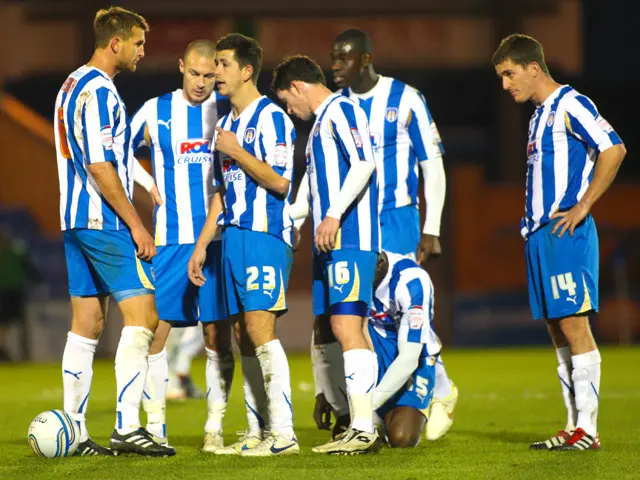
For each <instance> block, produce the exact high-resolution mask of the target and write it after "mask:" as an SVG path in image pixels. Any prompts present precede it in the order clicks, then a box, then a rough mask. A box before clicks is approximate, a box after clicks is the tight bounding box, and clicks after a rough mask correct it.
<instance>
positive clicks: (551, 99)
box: [538, 85, 569, 108]
mask: <svg viewBox="0 0 640 480" xmlns="http://www.w3.org/2000/svg"><path fill="white" fill-rule="evenodd" d="M568 86H569V85H560V86H559V87H558V88H556V89H555V90H554V91H553V93H552V94H551V95H549V96H548V97H547V99H546V100H545V101H544V102H542V105H540V106H539V107H538V108H545V107H548V106H549V105H551V104H553V102H554V101H555V100H556V98H558V95H560V92H561V91H562V89H563V88H565V87H568Z"/></svg>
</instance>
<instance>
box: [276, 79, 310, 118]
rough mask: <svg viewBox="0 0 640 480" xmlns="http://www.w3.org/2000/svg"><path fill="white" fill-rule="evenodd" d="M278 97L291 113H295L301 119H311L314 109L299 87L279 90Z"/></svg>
mask: <svg viewBox="0 0 640 480" xmlns="http://www.w3.org/2000/svg"><path fill="white" fill-rule="evenodd" d="M277 95H278V99H279V100H280V101H281V102H282V103H283V104H284V105H285V106H286V108H287V113H288V114H289V115H295V116H296V117H298V118H299V119H300V120H305V121H306V120H311V117H312V116H313V111H312V110H311V106H310V105H309V102H308V101H307V100H306V98H305V97H304V95H302V94H301V93H300V92H299V91H298V89H297V88H295V87H294V86H292V87H291V88H290V89H288V90H278V92H277Z"/></svg>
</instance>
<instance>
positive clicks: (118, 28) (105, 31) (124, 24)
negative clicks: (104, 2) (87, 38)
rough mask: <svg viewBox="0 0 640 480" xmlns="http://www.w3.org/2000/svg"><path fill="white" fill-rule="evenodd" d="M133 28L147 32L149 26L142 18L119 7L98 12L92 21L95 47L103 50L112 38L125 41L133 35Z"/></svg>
mask: <svg viewBox="0 0 640 480" xmlns="http://www.w3.org/2000/svg"><path fill="white" fill-rule="evenodd" d="M134 27H138V28H141V29H142V30H144V31H145V32H148V31H149V24H148V23H147V21H146V20H145V19H144V17H143V16H141V15H138V14H137V13H134V12H131V11H129V10H125V9H124V8H121V7H110V8H108V9H102V10H98V13H96V18H95V19H94V20H93V33H94V36H95V47H96V48H105V47H106V46H107V45H108V44H109V41H110V40H111V39H112V38H113V37H122V38H123V39H124V40H127V39H128V38H129V37H130V36H131V34H132V33H133V29H134Z"/></svg>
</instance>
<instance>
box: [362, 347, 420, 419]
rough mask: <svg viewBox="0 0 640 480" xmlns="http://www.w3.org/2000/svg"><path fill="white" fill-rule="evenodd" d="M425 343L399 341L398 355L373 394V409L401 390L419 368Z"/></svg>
mask: <svg viewBox="0 0 640 480" xmlns="http://www.w3.org/2000/svg"><path fill="white" fill-rule="evenodd" d="M422 347H423V345H422V344H421V343H413V342H406V341H399V342H398V356H397V357H396V358H395V360H394V361H393V362H392V363H391V365H389V368H388V369H387V371H386V372H385V374H384V376H383V377H382V380H380V383H378V385H376V390H375V392H374V394H373V409H374V410H377V409H378V408H380V407H381V406H382V405H384V403H385V402H386V401H387V400H389V398H391V397H392V396H393V395H394V394H395V393H396V392H397V391H398V390H400V389H401V388H402V387H403V386H404V385H405V384H406V383H407V381H408V380H409V378H411V376H412V375H413V372H415V371H416V369H417V368H418V363H419V361H420V354H421V353H422Z"/></svg>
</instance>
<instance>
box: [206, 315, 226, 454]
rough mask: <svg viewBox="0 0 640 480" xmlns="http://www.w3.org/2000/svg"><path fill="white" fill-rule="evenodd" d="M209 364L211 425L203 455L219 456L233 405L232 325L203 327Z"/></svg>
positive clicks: (224, 322) (207, 366)
mask: <svg viewBox="0 0 640 480" xmlns="http://www.w3.org/2000/svg"><path fill="white" fill-rule="evenodd" d="M202 328H203V333H204V341H205V352H206V354H207V364H206V369H205V375H206V384H207V394H206V398H207V422H206V424H205V426H204V442H203V445H202V451H203V452H206V453H215V451H216V450H218V449H219V448H222V447H224V442H223V438H222V420H223V419H224V415H225V412H226V410H227V404H228V402H229V392H230V391H231V382H232V380H233V370H234V361H233V349H232V346H231V328H232V326H231V322H230V321H228V320H219V321H216V322H210V323H203V324H202Z"/></svg>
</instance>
